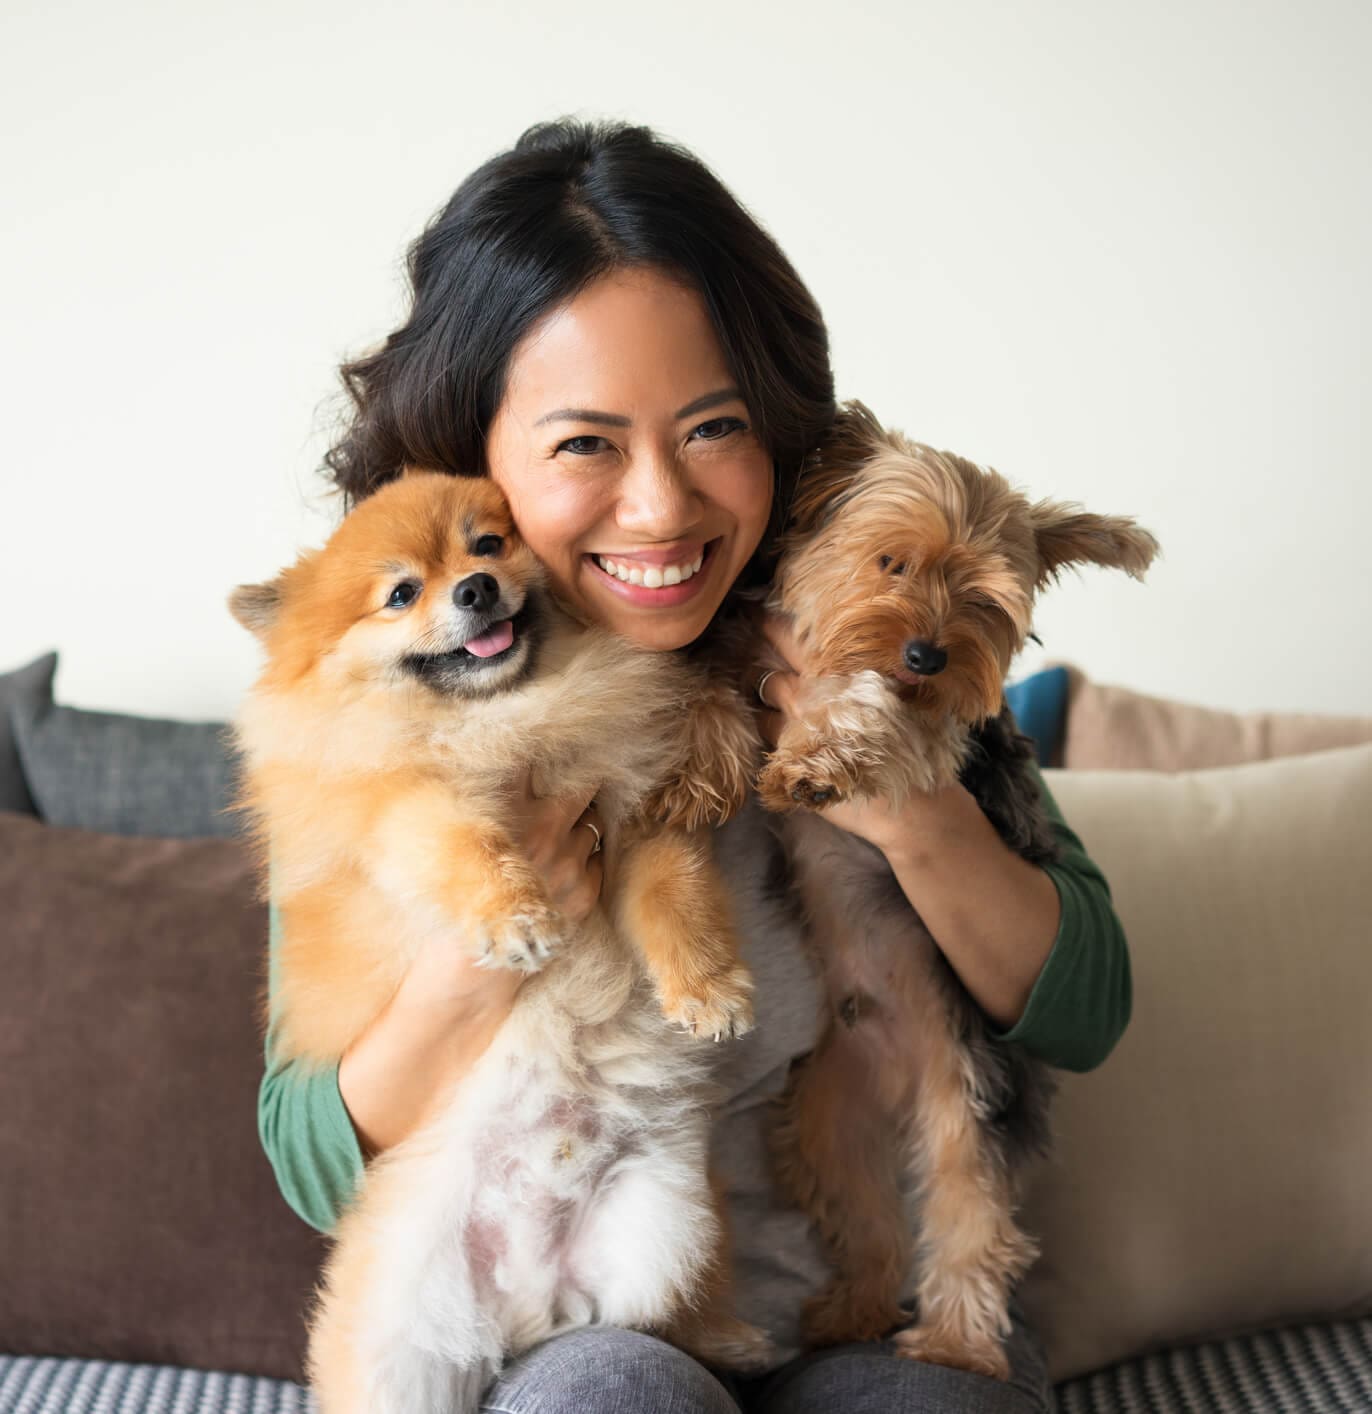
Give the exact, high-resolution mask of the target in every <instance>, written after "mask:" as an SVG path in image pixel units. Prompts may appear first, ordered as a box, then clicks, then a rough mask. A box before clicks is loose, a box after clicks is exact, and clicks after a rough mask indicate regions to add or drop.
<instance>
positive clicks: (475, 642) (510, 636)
mask: <svg viewBox="0 0 1372 1414" xmlns="http://www.w3.org/2000/svg"><path fill="white" fill-rule="evenodd" d="M513 642H514V624H512V623H511V622H510V621H509V619H506V620H505V622H504V623H503V624H496V626H495V627H494V628H493V629H491V630H490V631H489V632H487V633H482V634H478V635H477V636H476V637H475V638H473V639H472V640H471V642H469V643H464V644H463V645H462V646H463V647H464V648H465V649H466V650H467V652H468V653H475V654H476V656H477V657H478V658H493V657H495V655H496V654H497V653H503V652H504V651H505V650H506V649H507V648H508V647H509V646H510V644H512V643H513Z"/></svg>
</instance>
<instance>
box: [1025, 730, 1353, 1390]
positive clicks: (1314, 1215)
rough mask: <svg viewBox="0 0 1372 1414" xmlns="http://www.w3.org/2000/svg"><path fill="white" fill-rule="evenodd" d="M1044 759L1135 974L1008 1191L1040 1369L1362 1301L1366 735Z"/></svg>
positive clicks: (1065, 1083)
mask: <svg viewBox="0 0 1372 1414" xmlns="http://www.w3.org/2000/svg"><path fill="white" fill-rule="evenodd" d="M1047 777H1048V782H1049V788H1050V789H1051V790H1052V792H1053V794H1054V796H1055V797H1056V799H1057V801H1058V803H1059V804H1060V805H1061V806H1062V810H1063V813H1064V815H1065V816H1066V818H1067V820H1068V821H1069V823H1070V824H1071V825H1072V826H1073V828H1074V829H1075V830H1077V831H1078V832H1079V833H1080V835H1081V836H1082V839H1083V840H1084V841H1085V844H1086V847H1087V849H1088V850H1089V851H1090V853H1091V856H1092V857H1093V858H1094V859H1095V860H1096V862H1097V863H1098V864H1099V865H1100V866H1101V868H1102V869H1103V870H1104V871H1105V875H1106V877H1107V878H1108V879H1109V881H1110V885H1111V888H1112V890H1113V893H1114V897H1115V903H1116V907H1117V909H1118V912H1119V915H1120V917H1121V919H1122V920H1123V922H1124V927H1125V931H1126V933H1127V934H1128V937H1129V943H1130V954H1131V959H1132V965H1133V976H1134V1013H1133V1021H1132V1023H1131V1025H1130V1027H1129V1029H1128V1030H1127V1031H1126V1033H1125V1035H1124V1037H1123V1038H1122V1039H1121V1041H1120V1043H1119V1045H1118V1047H1117V1048H1116V1050H1115V1052H1114V1053H1113V1054H1112V1055H1111V1056H1110V1058H1109V1059H1108V1060H1107V1061H1106V1062H1105V1064H1104V1065H1103V1066H1101V1067H1100V1068H1099V1069H1098V1070H1096V1071H1094V1072H1092V1073H1091V1074H1089V1075H1066V1076H1064V1077H1063V1078H1062V1091H1061V1096H1060V1100H1059V1103H1058V1107H1057V1110H1056V1112H1055V1125H1054V1127H1055V1129H1056V1131H1057V1135H1058V1142H1057V1146H1056V1152H1055V1155H1054V1158H1053V1159H1052V1160H1051V1161H1050V1162H1049V1163H1048V1164H1047V1165H1046V1166H1045V1167H1044V1168H1043V1169H1042V1170H1040V1172H1039V1173H1038V1175H1037V1176H1036V1179H1035V1181H1034V1183H1033V1184H1032V1185H1031V1193H1030V1197H1029V1201H1028V1204H1027V1209H1026V1214H1025V1217H1026V1225H1027V1226H1028V1227H1029V1228H1030V1230H1032V1231H1034V1232H1036V1233H1038V1234H1039V1236H1040V1238H1041V1242H1042V1247H1043V1256H1042V1258H1041V1260H1040V1262H1039V1264H1038V1265H1037V1266H1036V1267H1035V1269H1034V1270H1033V1271H1032V1272H1031V1274H1030V1276H1029V1278H1028V1280H1027V1283H1026V1287H1025V1305H1026V1308H1027V1309H1028V1311H1029V1314H1030V1316H1031V1318H1032V1319H1033V1320H1034V1321H1035V1323H1036V1324H1037V1326H1038V1328H1039V1330H1040V1331H1041V1333H1042V1334H1043V1336H1044V1339H1045V1342H1046V1344H1047V1348H1048V1355H1049V1366H1050V1370H1051V1373H1052V1375H1053V1377H1054V1378H1058V1379H1060V1378H1063V1377H1065V1376H1069V1375H1073V1374H1077V1373H1079V1372H1082V1371H1085V1370H1091V1369H1095V1368H1097V1367H1099V1366H1101V1365H1104V1364H1108V1363H1110V1362H1112V1361H1114V1360H1118V1359H1122V1358H1124V1357H1127V1356H1131V1355H1135V1354H1138V1353H1141V1352H1143V1351H1146V1350H1150V1349H1153V1348H1156V1347H1159V1346H1163V1345H1168V1344H1173V1343H1176V1342H1180V1341H1186V1340H1194V1339H1199V1338H1202V1337H1205V1336H1208V1335H1212V1334H1217V1333H1226V1332H1231V1331H1235V1330H1239V1329H1243V1328H1246V1327H1253V1326H1259V1325H1265V1324H1276V1323H1281V1322H1286V1321H1291V1320H1295V1319H1298V1318H1302V1317H1317V1316H1325V1315H1336V1314H1352V1313H1356V1312H1364V1311H1368V1310H1372V937H1370V936H1369V929H1370V928H1372V924H1370V923H1369V920H1372V747H1354V748H1350V749H1345V750H1340V751H1328V752H1322V753H1319V754H1316V755H1310V756H1301V757H1293V758H1290V759H1287V760H1279V761H1271V762H1265V763H1261V764H1257V765H1247V766H1239V767H1234V768H1229V769H1222V770H1213V771H1197V772H1193V773H1190V774H1184V775H1171V776H1169V775H1158V774H1152V773H1142V772H1138V773H1136V772H1094V773H1092V772H1072V771H1052V772H1048V773H1047Z"/></svg>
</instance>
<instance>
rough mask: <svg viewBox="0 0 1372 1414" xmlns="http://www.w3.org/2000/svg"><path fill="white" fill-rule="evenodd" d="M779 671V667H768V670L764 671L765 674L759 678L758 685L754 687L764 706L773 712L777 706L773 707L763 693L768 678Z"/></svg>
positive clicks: (758, 698)
mask: <svg viewBox="0 0 1372 1414" xmlns="http://www.w3.org/2000/svg"><path fill="white" fill-rule="evenodd" d="M778 671H779V669H777V668H768V669H767V671H766V672H765V673H763V675H762V676H761V677H760V678H759V679H758V680H757V686H756V687H755V688H754V689H753V691H754V692H755V693H757V700H758V701H759V702H761V703H762V705H763V706H764V707H766V708H767V709H768V710H769V711H772V712H775V711H776V708H775V707H773V706H772V704H771V703H770V702H768V701H767V699H766V697H765V696H764V695H763V693H764V692H765V690H766V687H767V679H768V678H769V677H771V676H772V675H773V674H774V673H776V672H778Z"/></svg>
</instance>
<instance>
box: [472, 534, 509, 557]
mask: <svg viewBox="0 0 1372 1414" xmlns="http://www.w3.org/2000/svg"><path fill="white" fill-rule="evenodd" d="M504 548H505V537H504V536H503V535H479V536H478V537H477V541H476V544H475V545H473V546H472V554H474V555H498V554H499V553H500V552H501V550H503V549H504Z"/></svg>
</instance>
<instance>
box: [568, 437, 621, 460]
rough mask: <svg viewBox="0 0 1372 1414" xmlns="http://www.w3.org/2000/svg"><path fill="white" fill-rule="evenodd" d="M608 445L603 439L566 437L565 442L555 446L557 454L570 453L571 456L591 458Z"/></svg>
mask: <svg viewBox="0 0 1372 1414" xmlns="http://www.w3.org/2000/svg"><path fill="white" fill-rule="evenodd" d="M609 445H610V444H609V443H608V442H607V441H606V440H605V439H604V438H603V437H568V438H567V440H566V441H565V442H559V443H558V444H557V449H558V451H559V452H571V453H572V455H573V456H578V457H593V456H595V454H596V453H597V452H603V451H604V450H605V448H606V447H608V446H609Z"/></svg>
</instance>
